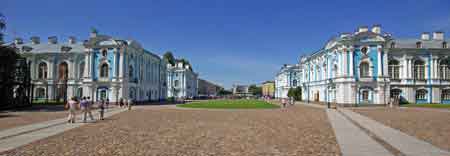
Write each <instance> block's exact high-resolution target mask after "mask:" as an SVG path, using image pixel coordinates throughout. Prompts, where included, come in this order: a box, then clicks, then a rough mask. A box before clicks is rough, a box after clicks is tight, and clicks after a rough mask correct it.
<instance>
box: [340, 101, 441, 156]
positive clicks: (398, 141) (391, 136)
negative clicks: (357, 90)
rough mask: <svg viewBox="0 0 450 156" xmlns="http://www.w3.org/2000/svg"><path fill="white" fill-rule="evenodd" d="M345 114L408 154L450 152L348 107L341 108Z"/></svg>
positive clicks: (413, 155)
mask: <svg viewBox="0 0 450 156" xmlns="http://www.w3.org/2000/svg"><path fill="white" fill-rule="evenodd" d="M339 111H341V112H342V113H343V114H344V115H346V116H348V117H350V118H351V119H352V120H353V121H355V122H356V123H358V124H359V125H360V126H361V127H363V128H365V129H367V130H369V131H370V132H371V133H373V134H374V135H376V136H377V137H379V138H380V139H382V140H384V141H385V142H386V143H388V144H390V145H391V146H393V147H394V148H396V149H397V150H399V151H400V152H402V153H403V154H405V155H408V156H424V155H426V156H445V155H450V152H448V151H445V150H442V149H440V148H438V147H435V146H433V145H432V144H430V143H428V142H425V141H422V140H419V139H417V138H415V137H412V136H409V135H407V134H405V133H403V132H400V131H399V130H396V129H393V128H390V127H388V126H385V125H383V124H381V123H379V122H377V121H375V120H372V119H370V118H368V117H365V116H363V115H360V114H358V113H355V112H353V111H351V110H348V109H339Z"/></svg>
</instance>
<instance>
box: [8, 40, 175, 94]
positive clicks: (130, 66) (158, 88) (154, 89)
mask: <svg viewBox="0 0 450 156" xmlns="http://www.w3.org/2000/svg"><path fill="white" fill-rule="evenodd" d="M17 41H18V42H16V43H15V46H16V47H18V48H19V49H21V54H22V55H23V56H25V57H26V58H27V59H28V60H29V62H30V63H31V68H32V69H31V77H32V84H33V85H34V98H36V99H51V100H52V99H61V98H67V97H71V96H76V97H83V96H86V97H87V96H89V97H92V98H93V99H94V100H95V101H97V100H100V99H102V98H103V99H109V100H110V101H111V102H116V101H118V100H119V99H120V98H123V99H133V100H136V101H157V100H163V99H165V98H166V96H167V89H166V75H165V74H166V66H165V64H166V63H165V62H164V61H163V60H162V59H161V58H160V57H159V56H157V55H155V54H153V53H151V52H149V51H147V50H145V49H143V48H142V47H141V46H140V44H139V43H138V42H136V41H134V40H122V39H117V38H113V37H111V36H106V35H99V34H97V33H96V32H92V33H91V36H90V38H89V39H88V40H85V41H84V42H83V43H77V42H76V40H75V38H74V37H71V38H70V39H69V42H68V43H58V42H57V40H56V37H51V38H49V43H48V44H45V43H40V41H39V38H38V37H32V42H30V43H22V42H21V41H19V40H17ZM63 94H65V95H63Z"/></svg>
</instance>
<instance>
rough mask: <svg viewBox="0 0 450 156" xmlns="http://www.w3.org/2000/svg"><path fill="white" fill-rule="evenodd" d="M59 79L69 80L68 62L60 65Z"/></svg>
mask: <svg viewBox="0 0 450 156" xmlns="http://www.w3.org/2000/svg"><path fill="white" fill-rule="evenodd" d="M58 78H59V79H60V80H67V78H69V68H68V65H67V63H66V62H63V63H60V64H59V70H58Z"/></svg>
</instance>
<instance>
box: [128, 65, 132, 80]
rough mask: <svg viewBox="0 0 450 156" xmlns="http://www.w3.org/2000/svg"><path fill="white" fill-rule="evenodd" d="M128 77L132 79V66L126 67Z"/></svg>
mask: <svg viewBox="0 0 450 156" xmlns="http://www.w3.org/2000/svg"><path fill="white" fill-rule="evenodd" d="M128 77H130V78H133V66H132V65H130V66H128Z"/></svg>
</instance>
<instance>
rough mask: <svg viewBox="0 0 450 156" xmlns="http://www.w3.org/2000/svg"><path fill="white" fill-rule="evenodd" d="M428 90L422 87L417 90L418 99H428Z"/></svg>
mask: <svg viewBox="0 0 450 156" xmlns="http://www.w3.org/2000/svg"><path fill="white" fill-rule="evenodd" d="M427 92H428V91H427V90H425V89H420V90H417V91H416V100H426V99H427Z"/></svg>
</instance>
